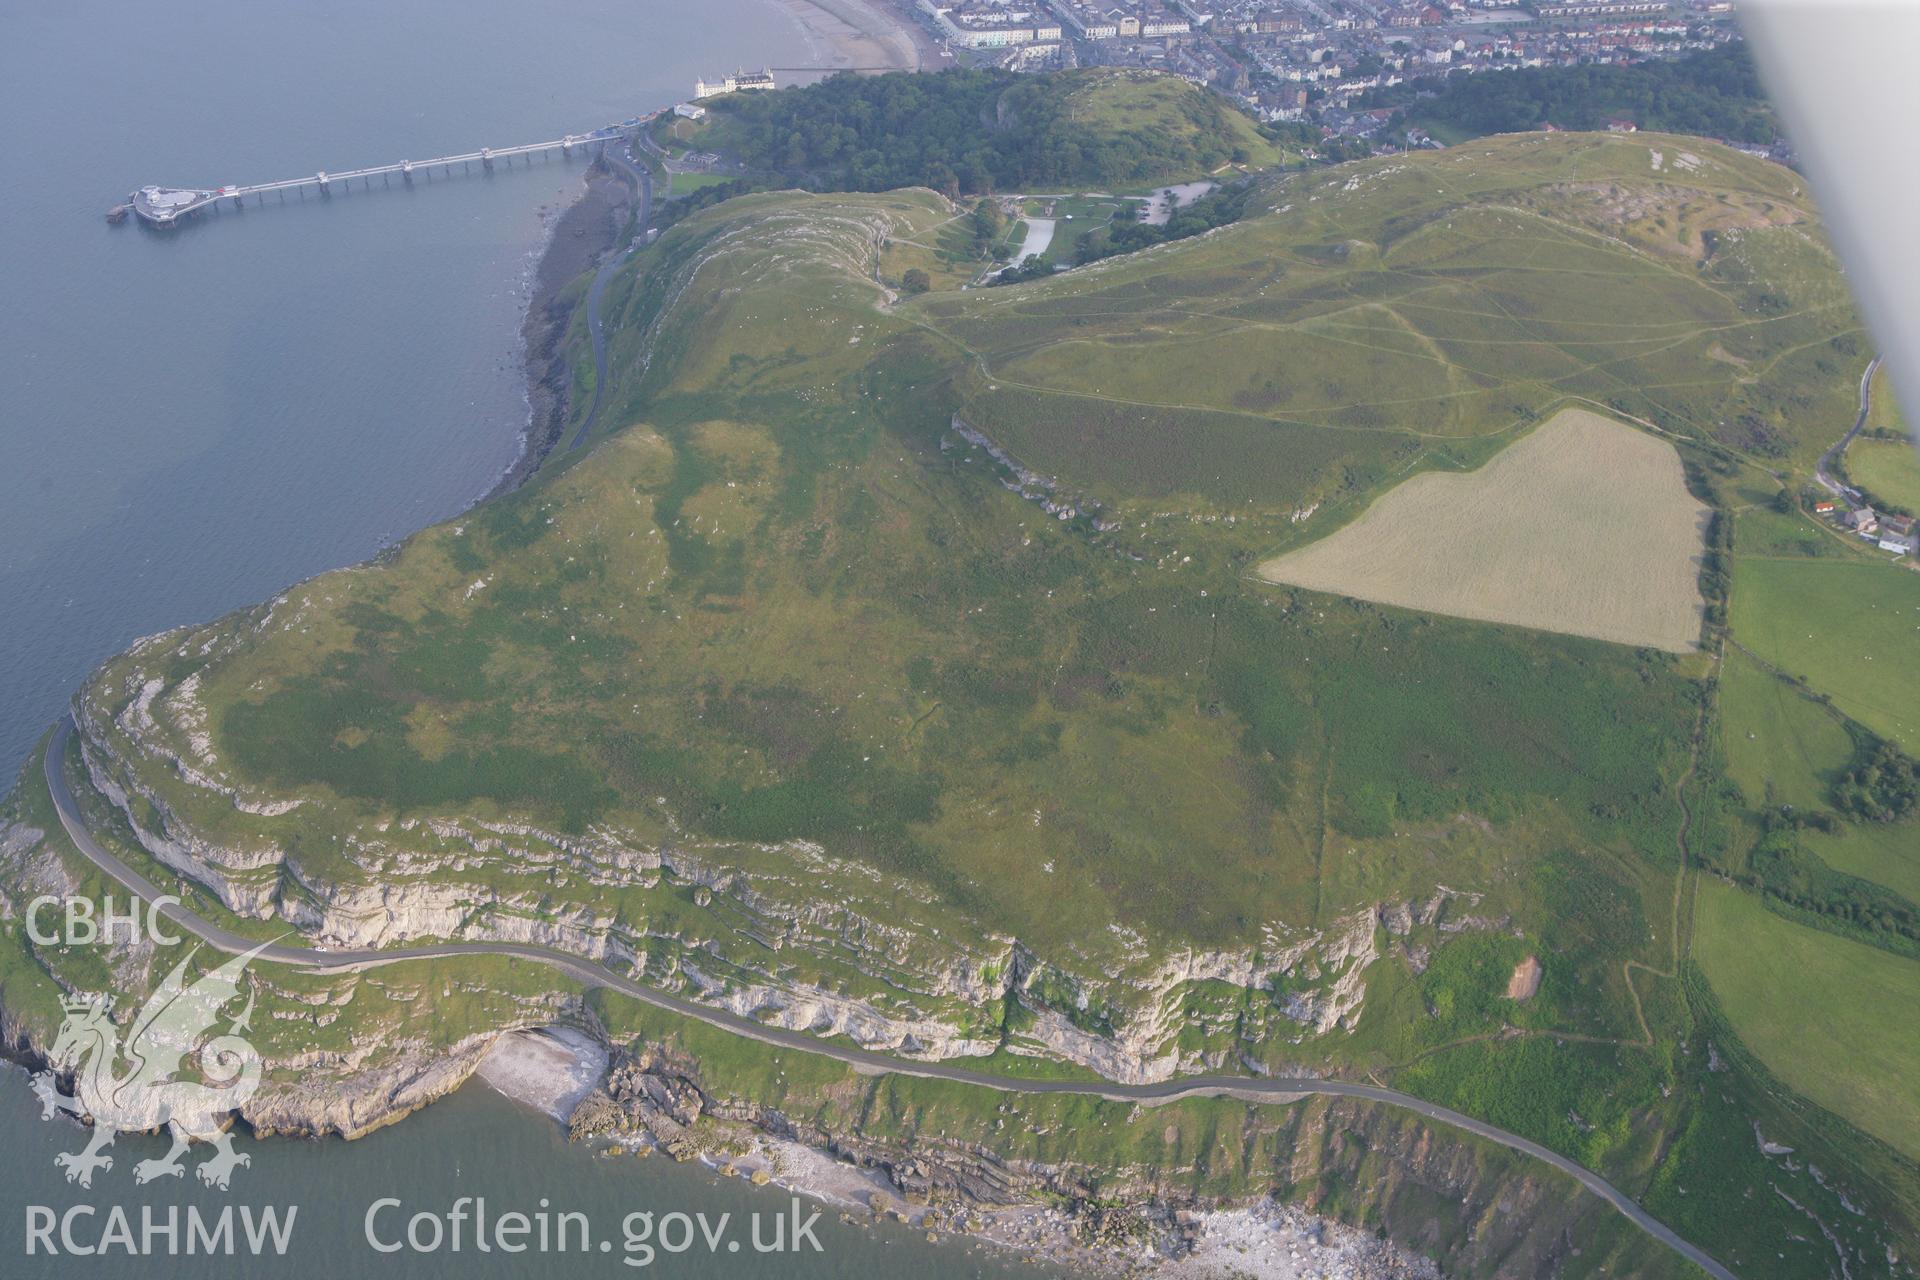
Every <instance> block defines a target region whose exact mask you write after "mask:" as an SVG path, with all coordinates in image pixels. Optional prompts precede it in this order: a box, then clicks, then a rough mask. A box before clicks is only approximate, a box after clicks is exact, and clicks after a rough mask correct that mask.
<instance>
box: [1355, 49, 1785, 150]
mask: <svg viewBox="0 0 1920 1280" xmlns="http://www.w3.org/2000/svg"><path fill="white" fill-rule="evenodd" d="M1361 103H1362V105H1364V106H1369V107H1401V108H1404V110H1403V111H1402V112H1401V116H1402V123H1406V122H1409V121H1410V122H1413V123H1426V124H1437V125H1444V126H1446V127H1448V128H1450V129H1452V130H1455V131H1458V132H1461V133H1466V134H1469V135H1471V136H1474V137H1479V136H1481V135H1483V134H1489V133H1518V132H1523V131H1526V130H1530V129H1539V128H1541V127H1543V126H1545V125H1547V124H1555V125H1558V126H1560V127H1561V128H1563V129H1602V128H1605V127H1606V124H1607V122H1608V121H1609V120H1610V119H1615V118H1621V119H1628V120H1632V121H1633V122H1634V123H1635V124H1637V125H1639V126H1640V127H1641V128H1642V129H1658V130H1661V131H1663V132H1667V133H1696V134H1701V135H1703V136H1706V137H1710V138H1726V139H1730V140H1732V141H1736V142H1754V143H1761V144H1768V143H1771V142H1773V141H1774V139H1775V138H1777V137H1778V136H1779V126H1778V123H1777V121H1776V120H1775V118H1774V114H1773V108H1772V107H1771V106H1770V105H1769V104H1768V102H1767V98H1766V93H1765V91H1764V89H1763V88H1762V87H1761V84H1760V74H1759V71H1758V69H1757V68H1756V67H1755V66H1754V63H1753V55H1752V54H1751V53H1750V52H1749V51H1748V49H1747V47H1746V45H1745V44H1744V43H1742V42H1738V41H1736V42H1734V43H1732V44H1727V45H1722V46H1721V47H1719V48H1717V49H1708V50H1703V51H1701V52H1699V53H1693V54H1689V55H1688V56H1686V57H1684V58H1677V59H1674V60H1672V61H1656V62H1644V63H1636V64H1633V65H1627V66H1619V65H1608V66H1580V67H1523V68H1520V69H1519V70H1515V71H1499V72H1487V73H1483V74H1479V75H1468V76H1451V77H1449V78H1448V79H1447V80H1446V81H1445V82H1444V87H1442V88H1441V89H1439V90H1438V91H1437V92H1436V91H1430V90H1423V89H1422V88H1421V87H1420V86H1419V84H1418V83H1417V82H1413V81H1408V82H1404V83H1401V84H1397V85H1392V86H1388V87H1385V88H1380V89H1374V90H1371V91H1369V92H1368V93H1367V94H1365V95H1363V96H1362V99H1361Z"/></svg>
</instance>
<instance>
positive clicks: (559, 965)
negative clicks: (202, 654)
mask: <svg viewBox="0 0 1920 1280" xmlns="http://www.w3.org/2000/svg"><path fill="white" fill-rule="evenodd" d="M73 728H74V725H73V720H72V718H71V717H70V716H69V717H67V718H64V719H62V720H61V721H60V723H59V725H58V727H56V728H55V730H54V733H53V737H52V740H51V741H49V742H48V744H47V751H46V756H45V758H44V767H43V772H44V773H45V775H46V782H47V794H48V795H49V797H50V798H51V799H52V801H53V806H54V809H55V811H56V812H57V813H58V814H59V817H60V825H61V826H62V827H63V828H65V830H66V833H67V837H68V838H69V839H71V840H72V841H73V843H74V846H75V847H76V848H78V849H79V850H80V852H81V853H82V854H84V855H85V856H86V857H87V858H88V860H90V861H91V862H92V863H93V864H94V865H95V866H97V867H99V868H100V869H101V870H102V871H104V872H106V874H107V875H108V876H109V877H111V878H112V879H113V880H115V881H117V882H118V883H119V884H120V885H121V886H122V887H123V888H125V889H127V890H129V891H131V892H133V893H136V894H138V895H139V896H140V897H142V898H145V899H147V900H148V901H149V902H152V901H153V900H155V899H157V898H161V897H165V896H167V895H166V893H165V892H164V891H163V890H162V889H160V888H159V886H157V885H155V884H154V883H153V882H152V881H151V880H148V879H147V878H146V877H145V876H143V875H141V874H140V873H139V872H138V871H135V870H134V869H133V868H132V867H129V866H128V865H127V864H126V863H124V862H122V861H121V860H120V859H119V858H117V857H115V856H114V855H113V854H111V853H109V852H108V851H107V850H106V849H104V848H103V847H101V845H100V843H99V842H98V841H96V840H95V839H94V838H93V836H92V834H91V833H90V832H88V830H87V827H86V824H85V823H84V822H82V821H81V818H80V812H79V808H78V806H77V805H76V804H75V803H74V799H73V793H72V791H71V790H70V789H69V788H68V786H67V780H66V775H65V770H64V769H63V768H62V762H63V761H64V760H65V759H66V747H67V741H68V739H69V738H70V737H71V736H72V734H73ZM161 912H162V914H163V915H164V916H165V918H166V919H167V920H169V921H171V922H172V923H174V924H177V925H179V926H180V928H182V929H183V930H185V931H186V932H188V933H191V934H192V935H193V936H195V937H197V938H199V939H200V940H201V941H203V942H205V943H206V944H207V945H209V946H211V947H213V948H215V949H216V950H219V951H224V952H226V953H228V954H230V955H241V954H244V953H246V952H248V951H251V950H253V949H254V948H255V947H256V946H259V945H260V944H259V941H258V940H257V939H254V938H248V937H244V936H242V935H240V934H237V933H234V932H233V931H231V930H229V929H224V928H222V927H221V926H219V925H217V924H214V923H212V922H211V921H208V920H204V919H202V918H201V917H199V916H197V915H194V914H193V913H192V912H190V911H188V910H187V909H186V907H185V906H183V905H177V904H174V903H168V904H167V905H165V906H164V907H162V908H161ZM474 955H487V956H509V957H513V958H515V959H520V960H529V961H532V962H534V963H536V964H543V965H546V966H547V967H548V968H551V969H554V970H556V971H558V972H560V973H563V974H565V975H566V976H567V977H569V978H572V979H574V980H575V981H577V982H579V983H581V984H582V985H584V986H586V987H589V988H592V987H600V988H605V989H606V990H609V991H616V992H618V993H620V994H621V995H624V996H627V997H629V998H631V999H634V1000H638V1001H640V1002H641V1003H642V1004H648V1005H652V1006H653V1007H654V1008H656V1009H665V1010H666V1011H668V1012H669V1013H675V1014H679V1015H680V1016H681V1017H685V1018H692V1019H695V1020H696V1021H699V1022H704V1023H706V1024H707V1025H708V1026H712V1027H718V1028H719V1029H720V1030H722V1031H729V1032H732V1033H734V1034H735V1035H742V1036H746V1037H748V1038H749V1039H753V1040H757V1041H759V1042H760V1043H762V1044H769V1045H773V1046H775V1047H777V1048H781V1049H792V1050H796V1051H798V1052H801V1053H812V1054H818V1055H820V1056H822V1057H825V1058H830V1059H832V1060H834V1061H836V1062H841V1063H844V1064H846V1065H847V1066H850V1067H852V1068H853V1069H854V1070H856V1071H858V1072H860V1073H861V1074H863V1075H887V1074H892V1075H902V1076H915V1077H920V1078H923V1079H928V1080H948V1081H952V1082H954V1083H957V1084H967V1085H975V1086H977V1087H979V1088H982V1089H994V1090H997V1091H999V1092H1001V1093H1072V1094H1085V1095H1087V1096H1090V1097H1097V1098H1106V1099H1110V1100H1113V1101H1120V1102H1138V1103H1144V1104H1146V1105H1149V1106H1151V1105H1155V1104H1158V1103H1163V1102H1172V1101H1175V1100H1178V1099H1181V1098H1200V1097H1227V1098H1237V1099H1240V1100H1243V1101H1248V1102H1262V1103H1287V1102H1296V1101H1298V1100H1300V1099H1301V1098H1303V1097H1305V1096H1307V1095H1308V1094H1322V1095H1326V1096H1331V1097H1339V1098H1359V1099H1363V1100H1365V1101H1368V1102H1378V1103H1384V1104H1386V1105H1387V1106H1392V1107H1400V1108H1402V1109H1404V1110H1407V1111H1412V1112H1415V1113H1417V1114H1419V1115H1421V1116H1424V1117H1426V1118H1427V1119H1429V1120H1433V1121H1436V1122H1438V1123H1440V1124H1444V1125H1448V1126H1450V1127H1452V1128H1455V1129H1459V1130H1462V1131H1464V1132H1466V1133H1471V1134H1474V1135H1475V1136H1477V1137H1481V1138H1485V1139H1487V1140H1488V1141H1490V1142H1495V1143H1498V1144H1499V1145H1500V1146H1503V1147H1506V1148H1508V1149H1510V1150H1513V1151H1518V1152H1520V1153H1521V1154H1522V1155H1527V1156H1531V1157H1533V1158H1534V1159H1536V1160H1539V1161H1541V1162H1542V1163H1545V1164H1548V1165H1551V1166H1552V1167H1553V1168H1555V1169H1558V1170H1559V1171H1560V1172H1562V1173H1564V1174H1566V1175H1567V1176H1568V1177H1570V1178H1573V1179H1574V1180H1575V1181H1577V1182H1579V1183H1580V1185H1581V1186H1583V1187H1585V1188H1586V1189H1587V1190H1589V1191H1591V1192H1593V1193H1594V1194H1595V1195H1597V1196H1599V1197H1600V1198H1601V1199H1602V1200H1605V1201H1606V1202H1607V1203H1608V1204H1610V1205H1612V1206H1613V1207H1614V1208H1615V1209H1617V1210H1619V1211H1620V1213H1621V1214H1623V1215H1624V1216H1625V1217H1626V1218H1627V1219H1628V1220H1629V1221H1631V1222H1632V1223H1633V1224H1634V1225H1635V1226H1637V1227H1639V1228H1640V1229H1641V1230H1642V1231H1644V1232H1646V1233H1647V1234H1648V1235H1649V1236H1652V1237H1653V1238H1654V1239H1655V1240H1657V1241H1659V1242H1660V1243H1661V1244H1663V1245H1665V1246H1666V1247H1667V1248H1669V1249H1671V1250H1673V1251H1674V1252H1675V1253H1677V1254H1679V1255H1680V1256H1681V1257H1683V1258H1685V1259H1687V1260H1688V1261H1689V1262H1691V1263H1693V1264H1694V1265H1695V1266H1697V1267H1699V1268H1700V1269H1701V1270H1702V1271H1704V1272H1706V1273H1707V1274H1708V1275H1710V1276H1712V1277H1713V1278H1714V1280H1737V1278H1736V1277H1735V1275H1734V1273H1733V1272H1732V1271H1729V1270H1728V1269H1727V1268H1726V1267H1724V1266H1722V1265H1721V1264H1720V1263H1718V1262H1716V1261H1715V1260H1714V1259H1713V1258H1712V1257H1710V1256H1709V1255H1708V1254H1707V1253H1706V1252H1704V1251H1703V1250H1701V1249H1698V1248H1696V1247H1695V1246H1693V1245H1692V1244H1690V1243H1688V1242H1687V1241H1686V1240H1683V1239H1682V1238H1681V1237H1680V1236H1679V1235H1678V1234H1676V1233H1675V1232H1674V1231H1673V1230H1672V1229H1671V1228H1670V1227H1668V1226H1667V1225H1666V1224H1665V1223H1663V1222H1661V1221H1659V1220H1658V1219H1657V1218H1655V1217H1654V1216H1653V1215H1652V1214H1650V1213H1648V1212H1647V1211H1646V1210H1645V1209H1642V1208H1641V1207H1640V1205H1639V1204H1638V1203H1636V1202H1635V1201H1634V1199H1633V1197H1631V1196H1629V1195H1627V1194H1626V1193H1625V1192H1624V1191H1621V1190H1620V1189H1619V1188H1618V1187H1616V1186H1614V1185H1613V1184H1612V1183H1611V1182H1608V1181H1607V1180H1606V1179H1605V1178H1602V1177H1601V1176H1600V1175H1599V1174H1597V1173H1595V1172H1593V1171H1592V1170H1591V1169H1588V1168H1586V1167H1585V1166H1584V1165H1581V1164H1579V1163H1577V1162H1575V1161H1573V1160H1569V1159H1568V1158H1567V1157H1566V1156H1563V1155H1561V1154H1560V1153H1559V1152H1557V1151H1553V1150H1550V1149H1548V1148H1546V1147H1543V1146H1541V1145H1540V1144H1539V1143H1537V1142H1533V1141H1530V1140H1528V1139H1526V1138H1523V1137H1521V1136H1520V1135H1518V1134H1515V1133H1508V1132H1507V1131H1506V1130H1504V1129H1499V1128H1496V1127H1494V1126H1493V1125H1490V1124H1487V1123H1486V1122H1484V1121H1481V1120H1476V1119H1474V1118H1473V1117H1472V1116H1469V1115H1463V1114H1461V1113H1460V1112H1458V1111H1454V1110H1451V1109H1449V1108H1447V1107H1442V1106H1438V1105H1436V1104H1434V1103H1431V1102H1428V1101H1426V1100H1424V1099H1422V1098H1416V1097H1414V1096H1413V1095H1411V1094H1406V1093H1400V1092H1397V1091H1396V1090H1393V1089H1383V1088H1381V1087H1379V1086H1378V1085H1370V1084H1358V1083H1354V1082H1350V1081H1345V1080H1319V1079H1315V1078H1313V1077H1309V1076H1188V1077H1185V1078H1182V1079H1178V1080H1163V1081H1159V1082H1157V1083H1154V1084H1118V1083H1113V1082H1109V1081H1081V1080H1021V1079H1016V1078H1013V1077H1009V1076H1000V1075H988V1074H986V1073H985V1072H980V1071H969V1070H967V1069H966V1068H965V1067H956V1066H950V1065H948V1064H946V1063H941V1062H913V1061H909V1060H907V1059H904V1058H895V1057H891V1056H889V1055H887V1054H882V1053H874V1052H872V1051H870V1050H866V1049H857V1048H854V1047H852V1046H851V1045H842V1044H835V1043H832V1042H830V1041H826V1040H821V1039H818V1038H816V1037H814V1036H811V1035H808V1034H807V1033H805V1032H802V1031H788V1030H786V1029H785V1028H782V1027H770V1026H766V1025H764V1024H762V1023H759V1022H755V1021H753V1020H752V1019H750V1018H743V1017H741V1016H739V1015H738V1014H734V1013H729V1012H727V1011H725V1010H723V1009H715V1008H712V1007H710V1006H708V1005H703V1004H696V1003H694V1002H693V1001H690V1000H683V999H681V998H680V997H678V996H673V995H668V994H667V993H666V992H664V991H658V990H655V989H654V988H652V987H646V986H642V985H641V984H639V983H637V982H635V981H633V980H632V979H631V978H628V977H626V976H624V975H622V974H618V973H615V972H614V971H613V970H611V969H607V968H604V967H603V966H601V965H599V964H596V963H594V962H593V961H591V960H586V959H582V958H581V957H579V956H572V955H568V954H567V953H565V952H562V951H550V950H548V949H546V948H545V947H534V946H527V945H525V944H522V943H513V942H443V943H434V944H431V945H428V946H419V947H396V948H392V949H382V950H351V951H313V950H309V949H307V948H305V947H291V946H286V945H284V944H282V943H278V942H275V943H269V944H268V945H267V946H265V947H263V948H262V949H261V951H260V955H259V958H260V959H262V960H266V961H269V962H271V963H274V964H285V965H294V966H297V967H300V968H303V969H307V970H310V971H312V972H315V973H322V974H327V973H353V972H358V971H361V970H365V969H372V968H377V967H379V966H382V965H390V964H400V963H403V962H405V961H408V960H439V959H447V958H450V957H457V956H474Z"/></svg>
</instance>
